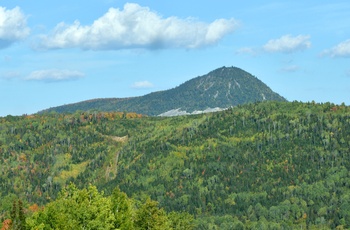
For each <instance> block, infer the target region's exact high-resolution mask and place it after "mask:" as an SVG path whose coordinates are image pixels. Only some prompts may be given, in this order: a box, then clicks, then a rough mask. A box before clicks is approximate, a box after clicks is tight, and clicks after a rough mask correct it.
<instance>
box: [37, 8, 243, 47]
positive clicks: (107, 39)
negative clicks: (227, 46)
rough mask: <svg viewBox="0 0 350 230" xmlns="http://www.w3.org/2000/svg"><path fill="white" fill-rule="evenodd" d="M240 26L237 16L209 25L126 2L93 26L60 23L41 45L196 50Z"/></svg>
mask: <svg viewBox="0 0 350 230" xmlns="http://www.w3.org/2000/svg"><path fill="white" fill-rule="evenodd" d="M237 26H238V23H237V21H235V20H234V19H217V20H215V21H214V22H212V23H210V24H207V23H204V22H200V21H196V20H194V19H179V18H177V17H168V18H162V17H161V16H160V15H159V14H157V13H156V12H153V11H151V10H150V9H149V8H148V7H142V6H140V5H138V4H135V3H127V4H125V5H124V8H123V9H122V10H120V9H118V8H110V9H109V10H108V12H107V13H106V14H104V15H103V16H102V17H100V18H98V19H97V20H95V21H94V22H93V23H92V24H91V25H81V24H80V22H79V21H75V22H74V23H73V24H72V25H66V24H65V23H63V22H62V23H59V24H58V25H57V26H56V27H55V28H54V30H53V31H52V32H51V34H49V35H42V36H41V37H40V42H39V46H38V47H39V48H42V49H63V48H81V49H85V50H118V49H126V48H145V49H164V48H185V49H194V48H199V47H203V46H209V45H213V44H215V43H217V42H218V41H219V40H220V39H222V38H223V37H224V36H225V35H227V34H229V33H231V32H233V31H234V30H235V29H236V27H237Z"/></svg>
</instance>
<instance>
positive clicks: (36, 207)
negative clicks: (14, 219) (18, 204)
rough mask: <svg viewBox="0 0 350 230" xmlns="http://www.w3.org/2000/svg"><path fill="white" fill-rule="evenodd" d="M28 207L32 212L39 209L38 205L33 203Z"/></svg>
mask: <svg viewBox="0 0 350 230" xmlns="http://www.w3.org/2000/svg"><path fill="white" fill-rule="evenodd" d="M28 209H29V210H30V211H32V212H37V211H38V210H39V206H38V205H37V204H33V205H31V206H29V208H28Z"/></svg>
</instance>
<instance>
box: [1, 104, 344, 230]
mask: <svg viewBox="0 0 350 230" xmlns="http://www.w3.org/2000/svg"><path fill="white" fill-rule="evenodd" d="M0 143H1V148H0V156H1V157H0V185H1V191H0V193H1V194H0V205H1V206H0V212H1V214H0V217H1V222H2V221H4V220H5V219H9V218H10V216H11V208H12V202H13V200H17V199H20V200H22V201H23V206H24V210H26V209H27V208H28V207H29V206H31V205H32V204H34V203H36V204H39V205H45V204H47V205H46V208H45V209H44V210H52V211H51V212H50V213H51V214H52V215H53V214H55V212H54V210H58V209H57V208H52V209H50V204H51V202H52V201H54V202H56V201H57V202H58V204H60V206H58V207H60V208H62V210H64V209H63V208H64V204H65V203H64V201H62V200H60V199H61V198H62V197H64V196H63V195H62V194H61V193H60V195H59V196H58V193H59V191H60V190H61V189H62V188H63V187H65V186H66V185H67V184H69V183H70V182H74V183H75V184H76V187H77V188H76V189H77V191H80V190H82V191H85V192H80V193H77V194H79V195H78V196H79V197H80V196H82V197H85V195H84V194H89V193H88V191H90V190H89V189H90V188H89V187H87V185H88V184H93V185H95V186H96V187H97V188H98V189H99V190H100V191H104V192H105V194H106V197H105V196H103V195H101V194H100V195H99V196H97V195H96V196H95V197H96V200H97V201H96V202H97V203H99V202H101V204H104V205H105V206H104V207H106V208H105V209H106V210H110V211H111V212H112V213H113V215H112V217H113V218H112V217H111V219H109V214H108V212H107V213H104V212H103V211H102V213H101V216H100V217H99V218H100V219H108V220H110V221H107V222H106V223H110V224H111V225H112V226H114V227H118V228H122V229H133V228H137V227H140V226H141V227H144V225H143V224H144V223H145V221H144V220H145V218H146V217H145V216H146V215H149V213H148V214H147V213H145V212H142V210H145V208H144V205H146V202H144V203H142V202H141V204H140V203H139V202H140V200H142V201H146V200H147V197H150V198H151V199H152V200H153V201H149V202H148V205H149V206H147V207H149V208H150V209H151V210H153V211H154V213H155V216H156V217H158V216H159V217H160V218H159V219H157V218H156V219H157V221H154V222H152V223H153V224H155V226H158V225H159V226H162V224H163V227H164V226H167V227H169V228H170V227H172V228H174V229H175V228H179V229H181V228H182V227H181V226H188V225H186V221H184V220H186V219H187V218H182V220H183V221H182V222H181V223H182V224H181V225H180V224H179V225H177V223H180V222H179V221H174V220H176V219H177V218H178V216H180V217H181V213H183V212H184V211H185V212H188V213H190V214H191V215H193V216H194V222H191V223H190V224H189V226H194V225H193V223H195V226H194V228H197V229H239V228H242V226H243V227H244V228H246V229H254V228H267V229H295V228H302V229H306V228H309V229H316V228H321V229H322V228H323V229H336V228H337V227H338V228H344V229H347V228H350V225H349V223H350V211H349V210H350V198H349V195H348V194H350V186H349V185H350V179H349V178H350V174H349V169H350V151H349V149H350V107H348V106H345V105H334V104H331V103H324V104H316V103H300V102H262V103H252V104H247V105H242V106H237V107H234V108H231V109H228V110H226V111H222V112H217V113H212V114H202V115H195V116H180V117H171V118H163V117H142V118H137V116H124V118H123V114H122V113H121V114H118V113H98V112H91V113H90V112H84V113H82V112H79V113H75V114H71V115H63V114H47V115H35V116H21V117H12V116H10V117H4V118H0ZM117 186H118V187H119V188H120V190H121V191H123V192H125V193H123V192H121V191H119V190H118V189H116V190H115V187H117ZM84 189H85V190H84ZM66 190H67V188H66ZM126 197H132V198H133V199H127V198H126ZM56 198H57V200H56ZM79 202H80V201H79ZM81 202H82V203H83V204H85V205H87V203H86V202H87V200H86V199H85V198H84V199H81ZM84 202H85V203H84ZM155 202H157V203H155ZM72 203H74V202H72ZM51 205H52V204H51ZM76 206H78V203H77V204H76ZM76 210H77V211H79V215H78V214H77V216H81V218H85V219H87V220H91V219H89V218H90V217H91V216H90V215H91V214H89V212H88V211H87V212H84V211H83V210H80V209H79V207H76ZM92 210H94V212H99V209H93V208H92ZM116 210H118V212H119V210H122V211H120V212H121V213H123V215H119V214H118V215H117V214H116V213H118V212H117V211H116ZM172 211H176V212H177V213H176V214H171V213H172ZM25 213H26V212H25ZM136 213H137V214H136ZM166 213H170V214H166ZM51 214H50V215H51ZM45 215H49V213H48V214H45ZM45 215H44V214H40V215H39V214H37V212H34V214H33V217H31V218H32V219H35V218H37V219H35V220H40V218H42V219H43V220H45V218H46V219H48V218H49V217H47V216H45ZM64 215H69V211H67V212H65V213H64ZM64 215H63V216H64ZM185 215H187V214H185ZM39 217H40V218H39ZM55 218H56V219H57V218H58V220H57V221H60V219H59V217H55ZM65 218H67V216H66V217H65ZM148 218H151V219H152V216H151V217H148ZM41 223H44V222H41ZM77 223H82V222H74V221H73V220H72V221H71V222H69V223H67V224H70V225H71V226H75V225H74V224H77ZM86 223H88V224H89V226H98V225H93V223H94V222H89V221H87V222H86ZM39 226H40V224H39V225H37V227H39ZM41 226H42V225H41ZM44 226H46V225H44ZM188 228H191V227H188Z"/></svg>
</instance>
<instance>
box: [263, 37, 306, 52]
mask: <svg viewBox="0 0 350 230" xmlns="http://www.w3.org/2000/svg"><path fill="white" fill-rule="evenodd" d="M310 47H311V42H310V36H309V35H298V36H296V37H293V36H291V35H284V36H282V37H280V38H278V39H272V40H270V41H268V42H267V43H266V44H265V45H264V46H263V49H264V50H265V51H267V52H282V53H293V52H296V51H302V50H305V49H308V48H310Z"/></svg>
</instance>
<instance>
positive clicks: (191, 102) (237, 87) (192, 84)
mask: <svg viewBox="0 0 350 230" xmlns="http://www.w3.org/2000/svg"><path fill="white" fill-rule="evenodd" d="M264 100H274V101H286V100H285V99H284V98H283V97H281V96H280V95H278V94H277V93H275V92H273V91H272V90H271V89H270V88H269V87H268V86H267V85H266V84H264V83H263V82H262V81H260V80H259V79H258V78H256V77H255V76H253V75H251V74H250V73H248V72H246V71H244V70H242V69H240V68H237V67H225V66H223V67H221V68H218V69H215V70H213V71H211V72H209V73H208V74H205V75H203V76H199V77H196V78H193V79H191V80H189V81H186V82H185V83H183V84H181V85H179V86H177V87H175V88H173V89H169V90H165V91H159V92H154V93H150V94H147V95H144V96H141V97H134V98H128V99H127V100H123V99H100V100H99V101H98V103H94V101H90V102H89V101H85V102H80V103H75V104H71V105H65V106H59V107H55V108H51V109H49V110H46V111H44V112H47V111H56V112H75V111H77V110H83V111H86V110H101V111H127V112H136V113H140V114H146V115H150V116H155V115H159V114H164V113H166V112H167V111H173V110H179V111H180V110H181V111H184V112H185V114H188V113H193V112H195V111H207V110H208V109H210V108H228V107H231V106H236V105H239V104H245V103H249V102H256V101H264Z"/></svg>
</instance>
